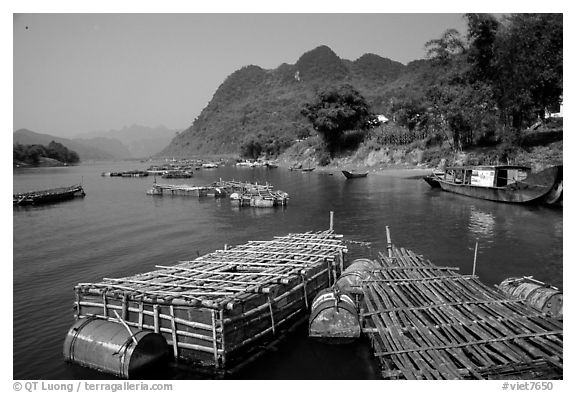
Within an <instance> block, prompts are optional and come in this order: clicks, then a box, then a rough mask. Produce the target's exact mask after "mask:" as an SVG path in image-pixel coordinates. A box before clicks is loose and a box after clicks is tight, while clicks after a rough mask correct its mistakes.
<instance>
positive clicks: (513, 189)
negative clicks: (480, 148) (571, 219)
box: [437, 165, 560, 203]
mask: <svg viewBox="0 0 576 393" xmlns="http://www.w3.org/2000/svg"><path fill="white" fill-rule="evenodd" d="M559 168H560V167H558V166H554V167H550V168H546V169H544V170H543V171H540V172H532V171H531V169H530V168H528V167H524V166H515V165H491V166H475V167H451V168H446V172H445V173H444V175H443V176H441V177H437V181H438V182H439V183H440V187H441V188H442V190H443V191H448V192H453V193H455V194H460V195H466V196H470V197H474V198H479V199H486V200H490V201H496V202H507V203H528V202H535V201H538V200H540V199H542V198H543V197H544V196H545V195H547V194H548V193H549V192H550V191H551V190H552V188H553V187H554V185H555V184H556V180H557V178H558V173H559V170H560V169H559Z"/></svg>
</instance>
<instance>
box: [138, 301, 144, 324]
mask: <svg viewBox="0 0 576 393" xmlns="http://www.w3.org/2000/svg"><path fill="white" fill-rule="evenodd" d="M142 325H144V303H142V302H140V304H138V328H140V329H142Z"/></svg>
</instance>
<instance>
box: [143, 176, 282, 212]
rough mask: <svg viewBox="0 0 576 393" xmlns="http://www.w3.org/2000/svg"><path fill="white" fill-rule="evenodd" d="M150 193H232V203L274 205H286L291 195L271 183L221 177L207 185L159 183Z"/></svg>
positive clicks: (218, 194)
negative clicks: (278, 189)
mask: <svg viewBox="0 0 576 393" xmlns="http://www.w3.org/2000/svg"><path fill="white" fill-rule="evenodd" d="M146 193H147V194H148V195H181V196H194V197H204V196H213V197H215V198H219V197H225V196H228V195H230V199H231V200H232V203H234V204H236V205H238V206H241V207H242V206H254V207H274V206H285V205H286V204H287V203H288V199H289V196H288V194H287V193H285V192H283V191H274V187H273V186H272V185H270V184H258V183H244V182H238V181H234V180H232V181H223V180H222V179H220V180H219V181H216V182H214V183H212V184H209V185H207V186H192V185H186V184H157V183H156V182H154V184H152V188H151V189H150V190H148V191H147V192H146Z"/></svg>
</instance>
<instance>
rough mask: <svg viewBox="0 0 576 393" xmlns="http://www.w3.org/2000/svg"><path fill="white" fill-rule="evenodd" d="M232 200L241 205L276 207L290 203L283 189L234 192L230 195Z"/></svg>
mask: <svg viewBox="0 0 576 393" xmlns="http://www.w3.org/2000/svg"><path fill="white" fill-rule="evenodd" d="M230 200H231V201H232V203H233V204H235V205H238V206H240V207H245V206H252V207H275V206H286V204H287V203H288V194H286V193H284V192H282V191H274V192H271V191H266V192H251V191H247V192H244V193H241V194H240V193H236V192H235V193H233V194H232V195H230Z"/></svg>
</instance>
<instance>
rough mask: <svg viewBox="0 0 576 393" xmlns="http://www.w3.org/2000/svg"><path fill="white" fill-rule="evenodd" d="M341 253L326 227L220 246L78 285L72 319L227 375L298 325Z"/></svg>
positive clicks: (339, 265) (343, 250) (329, 282)
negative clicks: (121, 331) (130, 334)
mask: <svg viewBox="0 0 576 393" xmlns="http://www.w3.org/2000/svg"><path fill="white" fill-rule="evenodd" d="M346 253H347V248H346V246H345V245H344V244H343V241H342V235H338V234H335V233H334V232H333V231H332V230H327V231H320V232H305V233H292V234H288V235H285V236H277V237H274V239H273V240H268V241H251V242H248V243H247V244H244V245H239V246H236V247H224V249H223V250H217V251H215V252H213V253H211V254H207V255H204V256H201V257H198V258H196V259H194V260H190V261H184V262H180V263H178V264H176V265H171V266H160V265H157V266H156V268H158V270H154V271H151V272H148V273H141V274H137V275H134V276H130V277H123V278H104V279H103V280H102V281H100V282H96V283H80V284H78V285H77V286H76V287H75V292H76V301H75V310H76V318H77V319H83V318H102V319H106V320H109V321H113V322H121V323H123V324H125V325H127V326H129V327H130V328H131V329H132V328H135V329H139V330H144V331H153V332H155V333H159V334H162V335H163V336H164V337H165V338H166V340H167V342H168V344H169V345H170V348H171V351H172V352H173V354H174V358H175V359H176V360H178V361H183V362H185V363H189V364H190V365H191V366H195V367H199V368H200V369H203V370H206V368H208V369H209V370H212V371H214V372H217V373H221V372H233V371H235V370H236V369H238V367H240V366H242V365H244V364H246V363H247V362H249V361H251V360H253V359H255V357H256V356H259V354H262V351H263V350H264V348H265V347H266V345H269V344H270V343H272V342H274V341H277V340H279V339H280V338H281V337H282V335H283V332H285V331H286V330H287V329H289V328H291V327H293V326H294V324H296V323H298V322H302V321H303V320H305V318H306V316H307V313H308V311H309V307H310V303H311V302H312V299H313V298H314V296H316V294H317V293H318V292H319V291H320V290H322V289H324V288H327V287H328V286H330V285H332V283H333V282H334V281H335V280H336V278H337V276H338V274H339V273H340V272H341V270H342V266H343V265H344V255H345V254H346ZM95 339H98V338H97V337H96V338H95Z"/></svg>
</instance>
